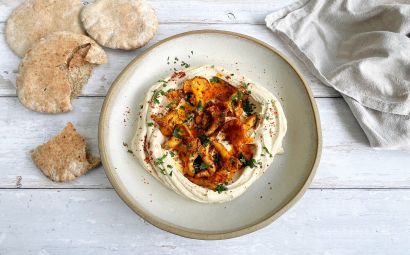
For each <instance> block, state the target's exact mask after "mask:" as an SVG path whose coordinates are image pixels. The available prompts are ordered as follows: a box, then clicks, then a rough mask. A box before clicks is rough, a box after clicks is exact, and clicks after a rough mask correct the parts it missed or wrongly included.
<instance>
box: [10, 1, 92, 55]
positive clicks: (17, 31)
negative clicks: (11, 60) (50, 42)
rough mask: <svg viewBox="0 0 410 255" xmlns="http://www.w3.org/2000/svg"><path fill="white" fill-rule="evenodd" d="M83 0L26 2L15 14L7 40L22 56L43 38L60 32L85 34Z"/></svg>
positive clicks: (12, 16)
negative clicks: (81, 18) (82, 20)
mask: <svg viewBox="0 0 410 255" xmlns="http://www.w3.org/2000/svg"><path fill="white" fill-rule="evenodd" d="M82 8H83V4H82V3H81V1H80V0H26V1H25V2H24V3H23V4H21V5H20V6H18V7H17V8H16V9H14V11H13V12H12V13H11V15H10V17H9V18H8V20H7V24H6V40H7V43H8V45H9V46H10V48H11V49H12V50H13V51H14V52H15V53H16V54H17V55H19V56H20V57H22V56H24V54H25V53H26V52H27V50H28V49H29V48H30V47H31V46H33V44H35V43H36V42H37V41H38V40H40V38H43V37H45V36H46V35H48V34H50V33H53V32H57V31H71V32H74V33H77V34H85V32H84V29H83V27H82V24H81V21H80V18H79V17H80V12H81V10H82Z"/></svg>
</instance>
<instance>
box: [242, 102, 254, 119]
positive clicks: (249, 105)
mask: <svg viewBox="0 0 410 255" xmlns="http://www.w3.org/2000/svg"><path fill="white" fill-rule="evenodd" d="M242 107H243V111H244V112H245V113H246V115H247V116H250V115H252V114H253V110H254V109H255V105H254V104H252V103H251V102H249V100H246V101H245V102H243V105H242Z"/></svg>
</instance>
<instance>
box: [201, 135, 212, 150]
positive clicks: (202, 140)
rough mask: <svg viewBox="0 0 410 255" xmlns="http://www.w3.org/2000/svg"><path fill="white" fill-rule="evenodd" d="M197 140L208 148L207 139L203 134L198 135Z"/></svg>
mask: <svg viewBox="0 0 410 255" xmlns="http://www.w3.org/2000/svg"><path fill="white" fill-rule="evenodd" d="M199 140H200V141H201V143H202V145H203V146H205V147H206V146H208V144H209V143H210V140H209V137H208V136H207V135H205V134H201V135H199Z"/></svg>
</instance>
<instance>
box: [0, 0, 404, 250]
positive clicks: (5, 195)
mask: <svg viewBox="0 0 410 255" xmlns="http://www.w3.org/2000/svg"><path fill="white" fill-rule="evenodd" d="M292 1H293V0H288V1H285V0H253V1H249V0H226V1H220V0H190V1H187V0H152V1H151V2H152V4H153V6H154V7H155V8H156V10H157V13H158V17H159V20H160V27H159V31H158V34H157V35H156V36H155V38H154V39H153V40H152V41H151V42H150V44H149V45H152V44H153V43H155V42H157V41H158V40H161V39H164V38H166V37H168V36H171V35H174V34H177V33H180V32H184V31H189V30H194V29H205V28H215V29H223V30H231V31H236V32H240V33H244V34H247V35H250V36H253V37H256V38H258V39H261V40H263V41H265V42H267V43H269V44H271V45H273V46H274V47H276V48H278V49H279V50H280V51H282V52H284V53H286V54H287V55H290V56H292V54H291V53H290V52H289V51H288V50H287V49H286V47H285V46H284V45H283V44H282V43H281V42H280V41H279V40H278V39H277V38H275V37H274V36H273V35H272V34H271V33H270V32H269V31H268V29H267V28H265V26H264V17H265V16H266V14H268V13H270V12H271V11H274V10H277V9H279V8H281V7H283V6H285V5H286V4H289V3H290V2H292ZM21 2H22V0H18V1H16V0H0V31H1V32H0V33H2V36H0V109H1V111H0V254H1V255H4V254H111V253H116V254H197V255H201V254H207V255H208V254H276V253H277V254H410V154H409V153H405V152H398V151H396V152H394V151H377V150H373V149H371V148H369V146H368V142H367V139H366V137H365V136H364V133H363V132H362V130H361V129H360V128H359V126H358V124H357V122H356V121H355V119H354V118H353V116H352V114H351V112H350V111H349V109H348V107H347V105H346V104H345V102H344V101H343V99H342V98H340V95H339V94H338V93H337V92H336V91H334V90H332V89H330V88H327V87H325V86H324V85H322V84H321V83H320V82H319V81H318V80H317V79H315V78H314V77H312V76H311V75H309V74H308V73H307V72H306V70H305V69H304V68H303V66H302V65H301V64H300V63H299V62H298V61H297V60H296V59H295V58H294V57H292V58H293V59H294V62H296V63H297V64H298V66H299V68H300V69H301V70H302V72H303V73H304V74H305V75H306V76H307V77H308V80H309V83H310V86H311V88H312V90H313V92H314V95H315V97H316V99H317V104H318V108H319V112H320V117H321V121H322V128H323V140H324V146H323V154H322V160H321V163H320V166H319V169H318V171H317V175H316V177H315V179H314V181H313V183H312V185H311V188H310V189H309V190H308V191H307V193H306V194H305V196H304V197H303V198H302V199H301V201H300V202H299V203H297V205H296V206H294V207H293V208H292V209H291V210H290V211H289V212H287V213H286V214H285V215H284V216H282V217H281V218H280V219H279V220H277V221H276V222H274V223H273V224H271V225H270V226H268V227H266V228H264V229H262V230H260V231H258V232H256V233H252V234H249V235H247V236H243V237H239V238H235V239H231V240H224V241H198V240H190V239H186V238H182V237H179V236H175V235H173V234H169V233H166V232H164V231H162V230H159V229H157V228H155V227H153V226H152V225H150V224H148V223H146V222H145V221H144V220H142V219H141V218H140V217H139V216H137V215H136V214H134V213H133V212H132V211H131V210H130V209H129V208H128V207H127V206H126V205H125V204H124V203H123V202H122V201H121V199H120V198H119V197H118V196H117V195H116V193H115V191H114V190H113V189H112V187H111V185H110V183H109V182H108V180H107V178H106V176H105V174H104V171H103V169H102V167H100V168H99V169H96V170H93V171H92V172H90V173H89V174H87V175H86V176H83V177H81V178H79V179H77V180H76V181H73V182H70V183H66V184H60V183H54V182H51V181H50V180H48V179H47V178H46V177H44V176H43V175H42V174H41V172H39V170H37V169H36V167H35V166H34V165H33V163H32V162H31V160H30V156H29V151H30V150H31V149H33V148H34V147H36V146H37V145H38V144H41V143H43V142H44V141H46V140H47V139H49V138H50V137H51V136H53V135H55V134H56V133H57V132H59V131H60V130H61V129H62V128H63V127H64V125H65V123H66V122H67V121H72V122H73V123H74V124H75V125H76V126H77V128H78V130H79V131H80V132H81V133H83V134H84V135H86V136H87V137H88V138H89V142H90V143H91V147H92V150H93V151H95V152H96V151H97V150H98V148H97V123H98V117H99V112H100V108H101V105H102V102H103V100H104V96H105V94H106V91H107V89H108V88H109V86H110V84H111V82H112V81H113V80H114V78H115V77H116V76H117V75H118V73H119V72H120V70H121V69H122V68H123V67H125V66H126V65H127V63H128V62H129V61H130V60H131V59H133V58H134V57H135V56H138V55H140V54H141V53H142V52H143V51H144V49H140V50H137V51H134V52H123V51H113V50H108V55H109V60H110V62H109V63H108V64H106V65H103V66H100V67H98V68H97V69H96V70H95V72H94V74H93V76H92V78H91V79H90V81H89V83H88V85H87V87H86V88H85V91H84V93H83V95H82V96H81V97H80V98H78V99H77V100H75V101H74V110H73V111H72V112H70V113H67V114H60V115H45V114H38V113H34V112H31V111H29V110H27V109H25V108H24V107H23V106H22V105H20V103H19V102H18V99H17V98H16V92H15V88H14V85H13V84H14V81H15V73H16V70H17V68H18V63H19V59H18V58H17V57H16V56H15V55H14V54H13V53H12V52H11V51H10V50H9V48H8V47H7V45H6V43H5V39H4V26H5V21H6V19H7V17H8V15H9V14H10V12H11V10H12V9H13V8H14V7H15V6H17V5H18V4H19V3H21Z"/></svg>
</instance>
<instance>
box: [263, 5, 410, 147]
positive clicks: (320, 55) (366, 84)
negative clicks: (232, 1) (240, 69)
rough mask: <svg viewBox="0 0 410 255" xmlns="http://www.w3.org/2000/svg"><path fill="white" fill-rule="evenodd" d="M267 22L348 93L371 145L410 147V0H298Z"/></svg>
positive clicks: (323, 78) (327, 81)
mask: <svg viewBox="0 0 410 255" xmlns="http://www.w3.org/2000/svg"><path fill="white" fill-rule="evenodd" d="M266 25H267V26H268V27H269V28H270V29H271V30H272V31H273V32H274V33H275V34H276V35H278V36H279V37H280V38H281V39H282V40H283V41H284V42H285V44H287V45H288V46H289V47H290V48H291V49H292V50H293V51H294V52H295V54H296V55H297V56H298V57H299V58H300V59H301V60H302V61H303V62H304V64H305V65H306V66H307V67H308V69H309V70H310V71H311V72H312V73H313V74H314V75H316V76H317V77H318V78H319V79H320V80H321V81H322V82H323V83H324V84H326V85H328V86H331V87H333V88H335V89H336V90H337V91H339V92H340V93H341V94H342V95H343V97H344V99H345V100H346V102H347V103H348V105H349V107H350V109H351V110H352V112H353V114H354V116H355V117H356V119H357V120H358V122H359V124H360V126H361V127H362V128H363V130H364V132H365V133H366V135H367V137H368V138H369V141H370V145H371V146H373V147H379V148H383V149H404V150H410V38H409V37H410V0H394V1H391V0H389V1H388V0H367V1H359V0H332V1H329V0H301V1H297V2H296V3H294V4H292V5H290V6H288V7H286V8H284V9H281V10H279V11H277V12H274V13H271V14H270V15H268V16H267V17H266Z"/></svg>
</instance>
